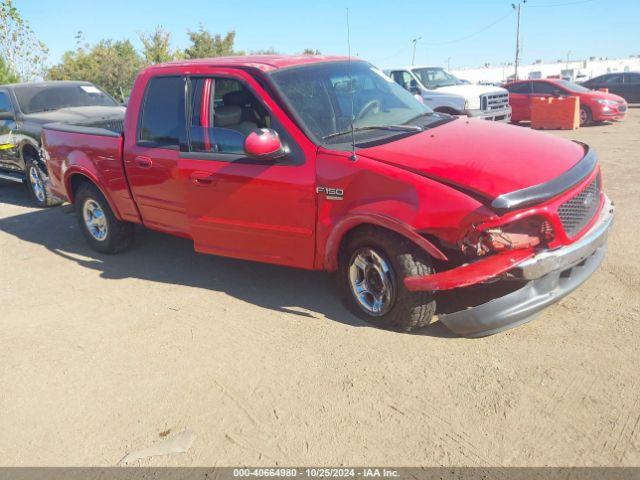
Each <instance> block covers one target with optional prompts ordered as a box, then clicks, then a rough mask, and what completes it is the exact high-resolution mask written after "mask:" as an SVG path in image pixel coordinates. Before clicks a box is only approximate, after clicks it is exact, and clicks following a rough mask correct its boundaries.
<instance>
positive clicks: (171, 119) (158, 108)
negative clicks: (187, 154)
mask: <svg viewBox="0 0 640 480" xmlns="http://www.w3.org/2000/svg"><path fill="white" fill-rule="evenodd" d="M185 93H186V90H185V79H184V78H183V77H180V76H170V77H153V78H151V79H150V80H149V83H148V84H147V88H146V91H145V96H144V101H143V104H142V109H141V112H140V123H139V127H138V145H142V146H147V147H156V148H170V149H178V148H180V145H181V144H184V143H186V115H185Z"/></svg>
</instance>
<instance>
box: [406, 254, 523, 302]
mask: <svg viewBox="0 0 640 480" xmlns="http://www.w3.org/2000/svg"><path fill="white" fill-rule="evenodd" d="M533 255H534V251H533V250H531V249H523V250H515V251H512V252H508V253H498V254H496V255H492V256H490V257H487V258H485V259H482V260H479V261H477V262H475V263H470V264H467V265H463V266H461V267H458V268H453V269H451V270H445V271H444V272H440V273H436V274H434V275H426V276H424V277H407V278H405V279H404V284H405V286H406V287H407V289H408V290H411V291H412V292H415V291H423V290H429V291H435V290H452V289H454V288H461V287H468V286H470V285H475V284H476V283H482V282H486V281H487V280H491V279H493V278H495V277H497V276H498V275H501V274H503V273H505V272H508V271H509V270H511V269H512V268H514V267H516V266H518V265H519V264H521V263H522V262H524V261H525V260H527V259H529V258H531V257H533Z"/></svg>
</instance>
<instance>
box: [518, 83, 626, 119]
mask: <svg viewBox="0 0 640 480" xmlns="http://www.w3.org/2000/svg"><path fill="white" fill-rule="evenodd" d="M527 82H529V83H531V84H536V83H546V84H550V85H553V87H554V88H556V89H557V90H559V91H560V92H562V95H566V96H572V97H579V98H580V105H585V106H586V107H587V108H589V110H590V111H591V115H592V118H593V120H594V121H596V122H603V121H606V120H623V119H624V117H625V115H626V112H627V108H628V107H627V102H626V101H625V100H624V98H622V97H619V96H618V95H614V94H612V93H606V92H600V91H596V90H589V91H588V92H584V93H577V92H574V91H572V90H569V89H567V88H565V87H564V86H563V85H562V83H561V82H559V81H557V80H554V79H548V78H547V79H541V80H520V81H517V82H511V83H509V84H508V85H507V86H512V85H517V84H522V83H527ZM550 96H552V95H551V94H541V93H532V94H520V93H509V104H510V105H511V111H512V113H511V120H512V121H513V122H522V121H525V122H526V121H530V120H531V102H532V99H533V98H534V97H550ZM597 100H611V101H614V102H616V105H609V106H608V107H609V111H607V110H606V109H605V107H607V105H602V104H600V103H598V102H597Z"/></svg>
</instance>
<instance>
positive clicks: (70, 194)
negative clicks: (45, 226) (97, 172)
mask: <svg viewBox="0 0 640 480" xmlns="http://www.w3.org/2000/svg"><path fill="white" fill-rule="evenodd" d="M87 182H88V183H91V184H93V186H94V187H96V188H97V189H98V190H99V191H100V193H102V195H103V196H104V198H105V199H106V200H107V203H108V204H109V208H111V211H112V212H113V214H114V216H115V217H116V218H117V219H118V220H122V216H121V215H120V212H119V211H118V209H117V208H116V206H115V205H114V202H113V201H112V199H111V198H110V196H109V195H108V194H107V192H105V191H104V189H102V188H100V183H99V182H98V181H97V179H96V178H95V177H94V176H93V175H91V174H90V173H89V172H87V171H82V170H75V169H74V170H73V171H71V172H67V174H66V175H65V190H66V192H67V198H68V200H69V203H72V204H73V203H75V197H76V192H77V191H78V189H79V188H80V186H81V185H82V184H84V183H87Z"/></svg>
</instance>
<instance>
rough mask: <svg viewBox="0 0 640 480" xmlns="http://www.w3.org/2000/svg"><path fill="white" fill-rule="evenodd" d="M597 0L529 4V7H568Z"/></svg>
mask: <svg viewBox="0 0 640 480" xmlns="http://www.w3.org/2000/svg"><path fill="white" fill-rule="evenodd" d="M595 1H596V0H576V1H573V2H565V3H553V4H549V5H544V4H543V5H529V7H528V8H532V7H533V8H547V7H567V6H569V5H580V4H582V3H590V2H595Z"/></svg>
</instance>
